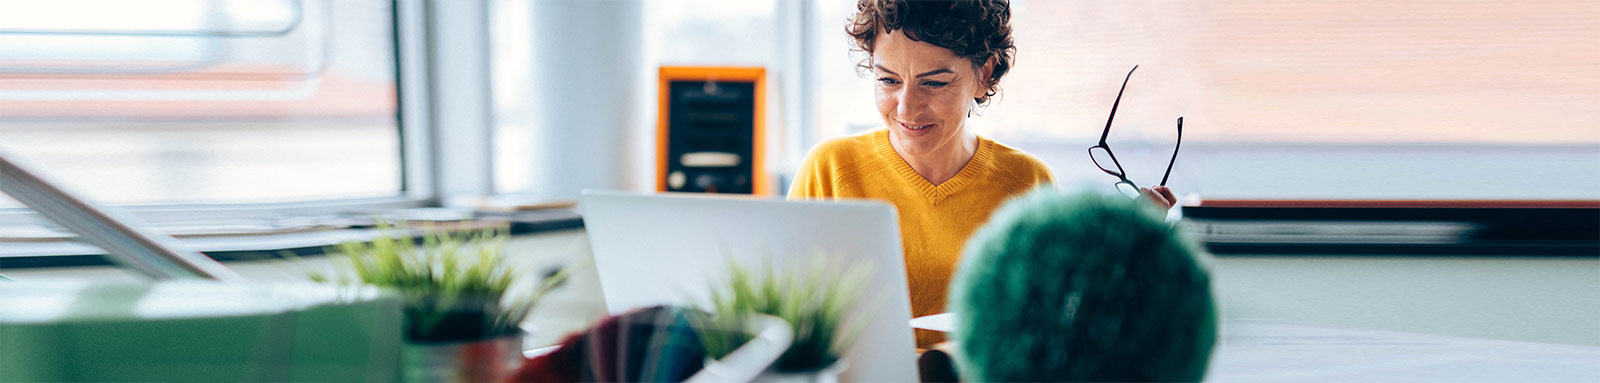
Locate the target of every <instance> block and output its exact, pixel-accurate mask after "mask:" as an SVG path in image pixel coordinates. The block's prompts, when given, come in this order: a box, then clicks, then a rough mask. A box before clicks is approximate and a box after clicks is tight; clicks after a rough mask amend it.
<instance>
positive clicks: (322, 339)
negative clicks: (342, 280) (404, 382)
mask: <svg viewBox="0 0 1600 383" xmlns="http://www.w3.org/2000/svg"><path fill="white" fill-rule="evenodd" d="M0 297H4V302H5V303H4V304H3V305H0V307H4V308H3V309H0V340H3V341H0V381H7V382H11V381H29V382H42V381H123V382H131V381H146V382H281V381H324V382H362V381H368V382H378V381H393V380H395V371H396V361H397V360H398V357H399V346H400V299H399V297H398V296H395V295H391V294H380V293H379V292H378V291H377V290H376V289H371V288H360V287H336V286H324V285H315V284H309V283H305V284H223V283H216V282H202V281H192V282H190V281H182V282H161V283H154V284H118V283H89V282H76V281H74V282H16V281H13V282H7V283H0Z"/></svg>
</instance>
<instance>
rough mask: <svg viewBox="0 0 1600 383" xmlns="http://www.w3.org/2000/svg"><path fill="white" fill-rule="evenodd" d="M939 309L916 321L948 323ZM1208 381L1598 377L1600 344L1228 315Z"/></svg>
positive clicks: (936, 325) (933, 325)
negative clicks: (1233, 318) (1357, 327)
mask: <svg viewBox="0 0 1600 383" xmlns="http://www.w3.org/2000/svg"><path fill="white" fill-rule="evenodd" d="M952 320H953V318H952V317H951V316H949V315H945V314H941V315H934V316H928V317H922V318H917V319H914V320H912V326H915V327H918V328H925V329H929V330H935V331H943V330H948V329H950V328H951V327H952V326H951V324H952V323H951V321H952ZM1221 332H1222V337H1221V340H1220V342H1219V344H1218V347H1217V349H1216V351H1215V353H1214V354H1213V355H1212V358H1211V367H1210V369H1209V372H1208V373H1207V376H1206V381H1208V382H1279V381H1294V382H1373V381H1403V382H1444V381H1449V382H1600V347H1591V346H1575V345H1563V344H1547V343H1531V342H1514V341H1501V340H1488V339H1473V338H1459V337H1448V336H1435V335H1423V334H1412V333H1403V332H1389V331H1373V330H1352V329H1336V328H1326V327H1315V326H1302V325H1290V324H1281V323H1273V322H1260V321H1229V322H1225V323H1223V328H1222V331H1221Z"/></svg>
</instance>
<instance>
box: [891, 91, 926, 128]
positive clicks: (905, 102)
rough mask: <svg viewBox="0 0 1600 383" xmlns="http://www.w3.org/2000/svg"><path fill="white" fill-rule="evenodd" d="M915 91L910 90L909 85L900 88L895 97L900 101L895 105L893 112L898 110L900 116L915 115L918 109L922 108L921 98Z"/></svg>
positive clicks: (908, 116)
mask: <svg viewBox="0 0 1600 383" xmlns="http://www.w3.org/2000/svg"><path fill="white" fill-rule="evenodd" d="M916 93H917V92H913V91H912V90H911V87H904V88H901V89H900V94H898V95H897V97H896V98H897V99H899V100H900V102H899V103H898V105H896V106H895V112H898V113H899V114H900V116H901V118H912V117H916V116H917V112H918V111H919V110H918V109H921V108H922V99H921V98H920V97H918V96H917V94H916ZM913 122H914V121H913Z"/></svg>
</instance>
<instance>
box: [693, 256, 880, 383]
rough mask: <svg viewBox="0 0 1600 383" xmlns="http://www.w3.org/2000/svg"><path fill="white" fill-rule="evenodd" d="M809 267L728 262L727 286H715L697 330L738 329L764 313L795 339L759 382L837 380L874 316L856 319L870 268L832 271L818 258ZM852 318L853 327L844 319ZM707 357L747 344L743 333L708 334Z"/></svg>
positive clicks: (705, 336)
mask: <svg viewBox="0 0 1600 383" xmlns="http://www.w3.org/2000/svg"><path fill="white" fill-rule="evenodd" d="M814 259H815V262H814V263H812V264H810V265H808V266H806V267H789V268H785V269H784V270H782V271H780V270H778V269H777V268H774V267H773V266H772V265H771V264H763V265H762V266H759V267H745V266H742V265H740V264H738V263H737V262H731V261H730V267H729V270H728V278H727V280H726V281H723V282H725V283H714V284H713V285H712V288H711V294H710V298H709V301H708V302H707V304H706V307H705V309H706V311H708V312H709V313H710V314H709V315H708V316H705V317H702V318H701V319H700V320H699V321H700V322H701V323H700V324H699V325H698V326H699V327H701V328H705V329H730V328H740V327H741V326H740V324H739V323H738V322H739V321H740V320H744V319H745V318H750V317H751V315H749V314H766V315H771V316H775V317H778V318H781V319H783V320H784V321H786V322H788V323H789V325H790V326H791V327H792V328H793V330H794V341H793V342H792V343H791V344H790V346H789V348H788V350H785V351H784V353H783V355H782V356H779V357H778V360H777V361H776V362H774V363H773V365H772V366H771V367H770V368H769V369H768V370H767V371H766V372H764V373H762V375H761V376H758V377H757V378H756V381H760V382H833V381H837V379H838V376H839V374H840V373H842V372H843V371H844V369H846V368H848V364H847V363H845V361H844V360H842V359H841V357H842V356H843V354H844V352H845V351H846V350H849V349H850V345H851V344H852V343H853V342H854V341H855V339H856V335H858V334H859V333H860V331H861V330H862V329H863V328H864V327H863V326H864V325H865V324H866V323H867V322H869V321H870V319H871V318H863V317H855V318H852V317H851V316H850V314H852V312H851V311H852V309H853V308H854V307H855V305H856V303H857V302H858V301H859V300H860V295H861V294H860V293H861V289H862V286H864V284H865V283H866V281H867V278H868V276H870V274H871V272H870V268H867V267H855V268H852V269H851V270H848V271H841V270H836V269H835V268H831V267H828V266H829V265H828V262H827V260H826V259H827V257H825V256H818V257H815V258H814ZM847 320H849V321H850V322H849V323H846V321H847ZM700 339H701V342H702V344H703V345H704V346H705V347H706V354H707V356H709V357H711V358H713V359H721V358H722V357H724V356H726V355H727V354H728V353H730V352H732V351H733V350H734V349H736V348H738V347H739V346H740V345H743V344H744V342H746V341H748V340H749V334H748V333H745V332H739V331H707V332H703V333H702V334H701V336H700Z"/></svg>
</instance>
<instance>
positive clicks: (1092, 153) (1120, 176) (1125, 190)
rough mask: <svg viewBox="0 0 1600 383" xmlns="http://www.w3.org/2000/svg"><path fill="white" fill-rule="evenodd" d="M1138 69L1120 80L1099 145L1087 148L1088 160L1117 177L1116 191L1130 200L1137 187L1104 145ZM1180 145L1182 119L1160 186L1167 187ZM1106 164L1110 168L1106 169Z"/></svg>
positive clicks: (1180, 118) (1181, 140)
mask: <svg viewBox="0 0 1600 383" xmlns="http://www.w3.org/2000/svg"><path fill="white" fill-rule="evenodd" d="M1138 69H1139V66H1138V65H1134V66H1133V69H1130V70H1128V77H1127V78H1123V79H1122V89H1119V90H1117V101H1116V102H1112V103H1111V117H1107V118H1106V129H1105V130H1104V131H1102V132H1100V144H1099V145H1095V146H1090V147H1089V160H1091V161H1094V165H1095V166H1099V167H1100V170H1101V171H1104V172H1106V174H1110V175H1113V176H1117V183H1116V186H1117V191H1118V192H1121V193H1122V194H1123V195H1126V196H1128V197H1130V198H1138V197H1139V186H1138V185H1134V184H1133V181H1129V180H1128V175H1127V172H1125V171H1123V170H1122V164H1121V163H1118V162H1117V156H1116V155H1114V154H1111V147H1110V146H1107V145H1106V137H1107V136H1110V135H1111V120H1113V119H1115V118H1117V105H1118V104H1121V103H1122V92H1123V91H1125V90H1128V79H1130V78H1133V71H1135V70H1138ZM1182 145H1183V117H1178V143H1177V144H1176V145H1173V147H1172V159H1171V160H1168V161H1167V172H1166V173H1165V174H1162V175H1161V186H1167V176H1170V175H1172V164H1173V163H1175V162H1177V161H1178V147H1180V146H1182ZM1107 163H1110V164H1111V166H1110V167H1107V166H1106V164H1107ZM1113 169H1115V170H1113Z"/></svg>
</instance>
